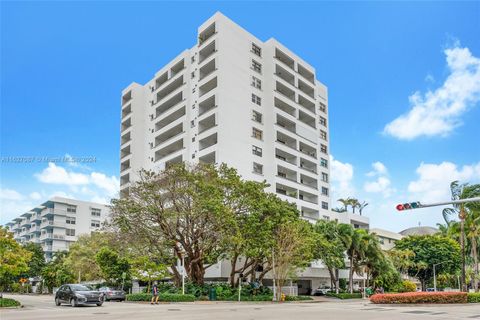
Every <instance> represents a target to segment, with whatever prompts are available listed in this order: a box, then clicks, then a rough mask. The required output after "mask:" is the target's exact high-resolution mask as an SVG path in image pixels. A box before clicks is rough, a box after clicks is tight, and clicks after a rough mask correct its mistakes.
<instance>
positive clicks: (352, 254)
mask: <svg viewBox="0 0 480 320" xmlns="http://www.w3.org/2000/svg"><path fill="white" fill-rule="evenodd" d="M368 236H369V235H368V232H367V231H366V230H364V229H354V231H353V234H352V237H351V242H350V246H347V256H348V260H349V262H350V266H349V272H348V289H349V291H350V293H353V273H354V271H358V272H360V262H361V261H362V260H363V259H364V258H365V253H366V252H367V246H368V238H367V237H368Z"/></svg>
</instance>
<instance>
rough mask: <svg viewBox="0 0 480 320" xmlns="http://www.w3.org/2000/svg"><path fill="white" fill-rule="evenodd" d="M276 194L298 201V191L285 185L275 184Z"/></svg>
mask: <svg viewBox="0 0 480 320" xmlns="http://www.w3.org/2000/svg"><path fill="white" fill-rule="evenodd" d="M275 192H276V193H277V194H281V195H284V196H287V197H290V198H293V199H297V197H298V191H297V189H295V188H292V187H289V186H286V185H284V184H280V183H276V184H275Z"/></svg>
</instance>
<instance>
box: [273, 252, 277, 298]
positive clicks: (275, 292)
mask: <svg viewBox="0 0 480 320" xmlns="http://www.w3.org/2000/svg"><path fill="white" fill-rule="evenodd" d="M272 269H273V270H272V272H273V301H277V287H276V285H275V250H274V248H272Z"/></svg>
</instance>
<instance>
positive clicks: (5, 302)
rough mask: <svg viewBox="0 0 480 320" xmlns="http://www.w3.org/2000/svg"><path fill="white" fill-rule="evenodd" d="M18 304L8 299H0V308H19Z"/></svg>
mask: <svg viewBox="0 0 480 320" xmlns="http://www.w3.org/2000/svg"><path fill="white" fill-rule="evenodd" d="M19 306H20V302H18V301H17V300H14V299H10V298H0V308H7V307H19Z"/></svg>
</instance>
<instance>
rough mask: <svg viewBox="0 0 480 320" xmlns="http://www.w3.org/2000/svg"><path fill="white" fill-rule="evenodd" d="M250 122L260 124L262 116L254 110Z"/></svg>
mask: <svg viewBox="0 0 480 320" xmlns="http://www.w3.org/2000/svg"><path fill="white" fill-rule="evenodd" d="M252 120H253V121H256V122H258V123H262V114H261V113H260V112H257V111H255V110H254V111H253V112H252Z"/></svg>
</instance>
